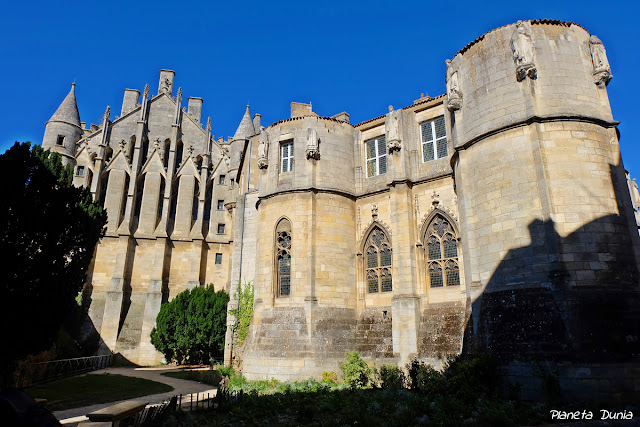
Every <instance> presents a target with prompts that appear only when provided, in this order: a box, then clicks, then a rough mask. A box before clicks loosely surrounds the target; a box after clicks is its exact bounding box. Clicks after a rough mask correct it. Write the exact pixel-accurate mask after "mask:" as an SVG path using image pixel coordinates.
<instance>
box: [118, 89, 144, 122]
mask: <svg viewBox="0 0 640 427" xmlns="http://www.w3.org/2000/svg"><path fill="white" fill-rule="evenodd" d="M139 100H140V91H139V90H136V89H125V90H124V98H123V99H122V111H121V112H120V117H122V116H124V115H125V114H127V113H129V112H131V111H133V110H135V109H136V107H137V106H138V101H139Z"/></svg>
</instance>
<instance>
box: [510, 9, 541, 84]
mask: <svg viewBox="0 0 640 427" xmlns="http://www.w3.org/2000/svg"><path fill="white" fill-rule="evenodd" d="M511 51H512V52H513V61H514V62H515V63H516V80H518V81H519V82H521V81H522V80H524V79H525V78H526V77H527V76H529V78H530V79H532V80H535V79H536V78H538V70H537V69H536V65H535V64H534V63H533V42H532V41H531V31H529V28H527V26H526V25H525V24H524V22H522V21H518V22H517V23H516V30H515V31H514V32H513V35H512V36H511Z"/></svg>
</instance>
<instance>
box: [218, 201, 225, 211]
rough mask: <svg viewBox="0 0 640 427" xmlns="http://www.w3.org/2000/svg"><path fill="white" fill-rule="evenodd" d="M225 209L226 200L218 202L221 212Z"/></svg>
mask: <svg viewBox="0 0 640 427" xmlns="http://www.w3.org/2000/svg"><path fill="white" fill-rule="evenodd" d="M223 209H224V200H218V210H219V211H221V210H223Z"/></svg>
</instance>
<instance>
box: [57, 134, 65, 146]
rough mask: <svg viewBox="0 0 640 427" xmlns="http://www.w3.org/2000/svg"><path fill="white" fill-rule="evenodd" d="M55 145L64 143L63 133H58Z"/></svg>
mask: <svg viewBox="0 0 640 427" xmlns="http://www.w3.org/2000/svg"><path fill="white" fill-rule="evenodd" d="M56 144H57V145H64V135H58V140H57V141H56Z"/></svg>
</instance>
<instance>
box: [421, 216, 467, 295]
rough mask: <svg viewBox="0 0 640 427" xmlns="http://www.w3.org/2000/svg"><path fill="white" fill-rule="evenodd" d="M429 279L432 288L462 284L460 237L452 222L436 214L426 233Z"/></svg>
mask: <svg viewBox="0 0 640 427" xmlns="http://www.w3.org/2000/svg"><path fill="white" fill-rule="evenodd" d="M425 252H426V254H425V255H426V257H427V280H428V282H429V286H431V287H432V288H439V287H442V286H455V285H459V284H460V268H459V265H458V239H457V238H456V232H455V230H454V228H453V226H452V225H451V223H450V222H449V221H448V220H447V219H446V218H445V217H444V216H442V215H440V214H436V215H435V216H434V217H433V219H432V220H431V222H430V223H429V226H428V227H427V232H426V233H425Z"/></svg>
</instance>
